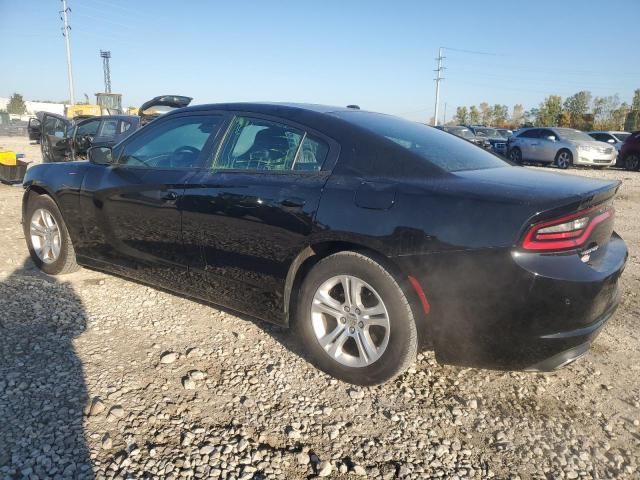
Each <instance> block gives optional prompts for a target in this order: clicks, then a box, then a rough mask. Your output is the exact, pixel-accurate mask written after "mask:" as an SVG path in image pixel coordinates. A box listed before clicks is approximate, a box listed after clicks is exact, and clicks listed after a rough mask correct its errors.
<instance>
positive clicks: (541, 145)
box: [508, 127, 618, 168]
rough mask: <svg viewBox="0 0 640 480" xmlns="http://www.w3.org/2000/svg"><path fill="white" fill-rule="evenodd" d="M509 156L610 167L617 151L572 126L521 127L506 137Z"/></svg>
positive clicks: (565, 164) (518, 160)
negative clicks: (515, 132) (512, 134)
mask: <svg viewBox="0 0 640 480" xmlns="http://www.w3.org/2000/svg"><path fill="white" fill-rule="evenodd" d="M508 149H509V158H510V159H511V160H512V161H513V162H515V163H523V162H527V161H531V162H541V163H555V164H556V165H557V166H558V167H560V168H568V167H569V166H571V165H590V166H594V167H609V166H611V165H614V164H615V163H616V156H617V154H618V152H617V151H616V149H615V148H614V147H613V146H612V145H610V144H608V143H604V142H598V141H596V140H594V139H593V138H591V137H590V136H589V135H587V134H586V133H584V132H581V131H580V130H575V129H573V128H560V127H544V128H523V129H522V130H519V131H518V133H517V134H516V135H514V136H512V137H511V138H509V145H508Z"/></svg>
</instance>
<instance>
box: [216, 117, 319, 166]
mask: <svg viewBox="0 0 640 480" xmlns="http://www.w3.org/2000/svg"><path fill="white" fill-rule="evenodd" d="M303 135H304V132H302V131H301V130H298V129H295V128H293V127H289V126H287V125H282V124H279V123H275V122H271V121H268V120H262V119H256V118H247V117H236V118H235V119H234V121H233V123H232V124H231V127H230V129H229V133H228V134H227V138H226V140H225V142H224V145H223V147H222V150H221V151H220V154H219V155H218V158H217V160H216V163H215V169H218V170H220V169H224V170H276V171H277V170H291V167H292V166H293V164H294V160H295V159H296V154H297V153H298V147H299V146H300V142H301V141H302V138H303ZM307 159H309V160H311V155H308V156H307Z"/></svg>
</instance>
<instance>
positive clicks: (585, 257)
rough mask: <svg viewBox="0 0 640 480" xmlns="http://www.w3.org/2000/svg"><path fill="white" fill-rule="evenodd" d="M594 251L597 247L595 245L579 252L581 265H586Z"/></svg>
mask: <svg viewBox="0 0 640 480" xmlns="http://www.w3.org/2000/svg"><path fill="white" fill-rule="evenodd" d="M596 250H598V245H596V246H595V247H591V248H587V249H586V250H583V251H582V252H580V260H582V263H587V262H588V261H589V260H591V254H592V253H593V252H595V251H596Z"/></svg>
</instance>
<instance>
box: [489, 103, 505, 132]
mask: <svg viewBox="0 0 640 480" xmlns="http://www.w3.org/2000/svg"><path fill="white" fill-rule="evenodd" d="M491 116H492V117H493V124H494V125H495V126H496V127H504V126H506V125H507V118H508V117H509V107H507V106H506V105H499V104H497V103H496V104H495V105H494V106H493V112H492V115H491Z"/></svg>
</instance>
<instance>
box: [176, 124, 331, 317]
mask: <svg viewBox="0 0 640 480" xmlns="http://www.w3.org/2000/svg"><path fill="white" fill-rule="evenodd" d="M336 152H337V146H336V145H335V144H334V143H333V142H332V141H331V140H329V139H326V138H323V137H322V136H320V135H318V134H316V133H312V132H309V131H306V130H305V129H304V127H300V126H290V125H285V124H283V123H279V122H278V121H273V120H270V119H266V118H262V117H249V116H236V117H235V118H234V120H233V122H232V124H231V126H230V127H229V129H228V132H227V134H226V137H225V142H224V144H223V145H222V146H221V148H220V149H219V153H218V155H217V158H216V159H215V161H214V164H213V166H212V168H211V169H208V170H204V171H202V172H201V173H199V174H198V176H197V177H196V178H194V179H193V181H192V182H190V183H192V184H193V186H192V188H190V189H188V190H187V191H185V194H184V201H183V202H182V207H181V208H182V209H183V231H184V240H185V244H186V245H199V246H200V253H201V256H200V257H199V258H197V257H196V256H195V255H194V256H192V258H191V260H192V267H193V268H192V276H193V277H194V285H196V286H197V287H198V288H199V289H200V292H199V295H200V296H202V297H203V298H208V299H210V300H212V301H214V302H216V303H221V304H223V305H226V306H228V307H231V308H234V309H236V310H239V311H241V312H244V313H248V314H250V315H255V316H259V317H262V318H267V319H271V320H273V321H275V322H281V321H282V320H283V311H284V310H283V307H284V304H283V300H284V288H285V281H286V277H287V272H288V267H289V265H290V264H291V262H292V261H293V259H294V258H295V257H296V255H297V254H298V253H299V252H301V251H302V250H303V249H304V247H305V245H306V241H307V236H308V235H310V234H311V233H312V230H313V228H314V226H313V225H314V223H313V222H314V218H315V213H316V210H317V207H318V203H319V200H320V195H321V191H322V187H323V185H324V183H325V182H326V180H327V177H328V174H329V172H328V171H326V170H323V165H324V164H325V160H326V159H327V158H330V157H331V156H332V155H335V154H336ZM328 163H330V162H328Z"/></svg>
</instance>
